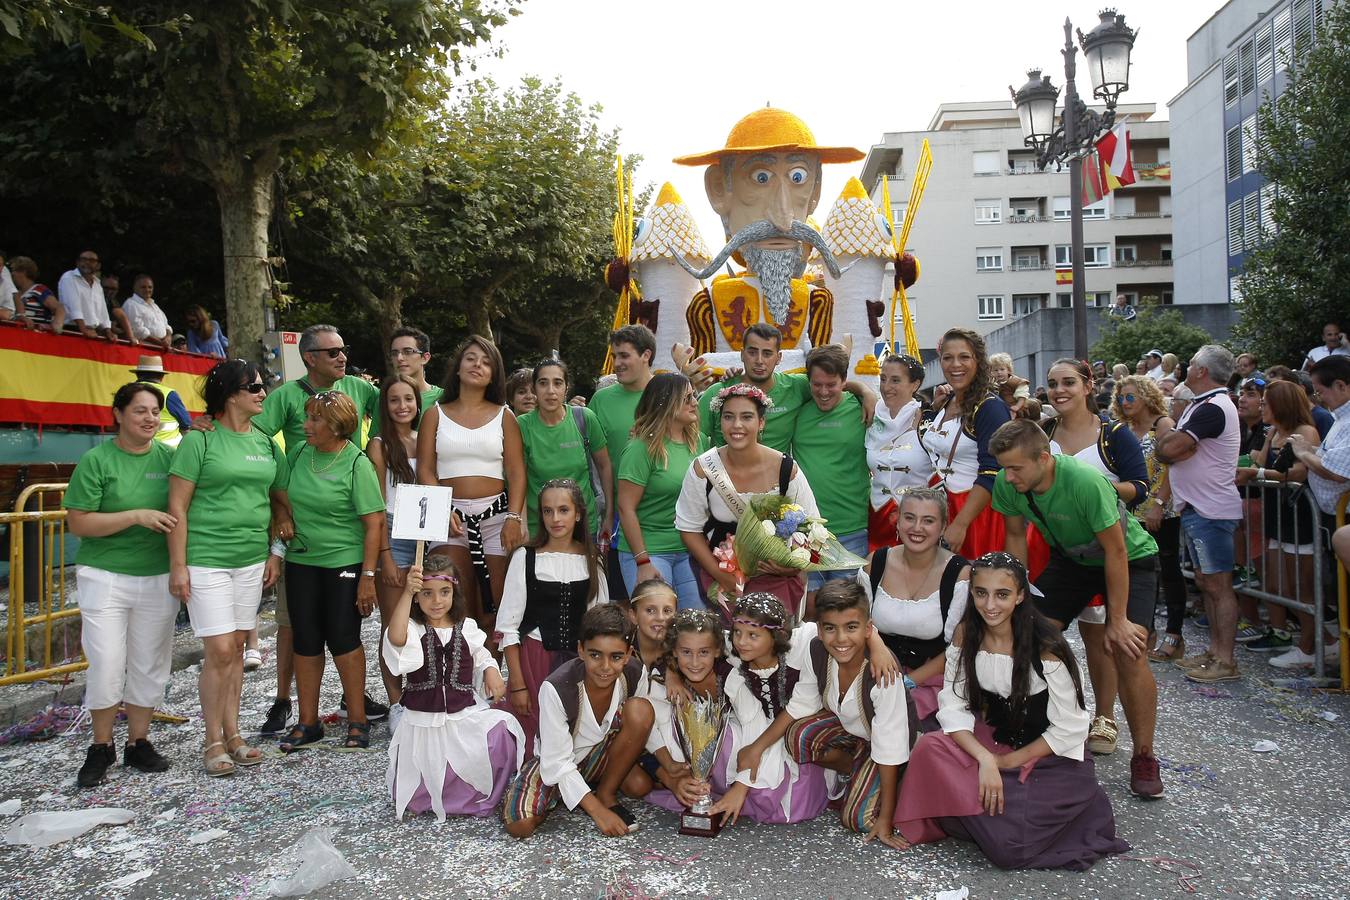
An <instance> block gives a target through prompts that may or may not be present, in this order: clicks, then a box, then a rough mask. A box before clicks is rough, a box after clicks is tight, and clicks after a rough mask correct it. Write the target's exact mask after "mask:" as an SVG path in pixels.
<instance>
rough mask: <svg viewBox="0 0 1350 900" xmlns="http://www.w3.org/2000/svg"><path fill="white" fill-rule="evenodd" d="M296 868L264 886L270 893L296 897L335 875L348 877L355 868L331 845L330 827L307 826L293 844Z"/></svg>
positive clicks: (277, 895)
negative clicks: (297, 864)
mask: <svg viewBox="0 0 1350 900" xmlns="http://www.w3.org/2000/svg"><path fill="white" fill-rule="evenodd" d="M296 846H297V849H298V850H299V852H300V868H298V869H296V870H295V874H294V875H292V876H291V877H290V878H274V879H272V882H271V884H269V885H268V886H267V893H268V894H269V895H270V896H273V897H300V896H303V895H304V894H308V893H310V892H311V891H317V890H318V889H319V888H322V887H325V886H326V885H329V884H332V883H333V882H334V881H337V880H338V879H339V878H351V877H353V876H354V875H356V870H355V869H353V868H352V867H351V865H350V864H349V863H348V862H347V860H346V859H345V858H344V857H343V855H342V854H341V853H340V852H339V851H338V849H337V848H336V847H334V846H333V830H332V829H331V828H311V829H310V830H309V831H306V832H305V834H304V836H303V837H301V838H300V843H299V844H297V845H296Z"/></svg>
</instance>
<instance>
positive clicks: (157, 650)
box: [75, 566, 178, 709]
mask: <svg viewBox="0 0 1350 900" xmlns="http://www.w3.org/2000/svg"><path fill="white" fill-rule="evenodd" d="M75 584H76V586H77V588H78V589H79V606H80V628H81V636H80V643H81V644H83V645H84V655H85V658H87V659H88V660H89V670H88V673H87V675H86V677H85V688H84V703H85V706H87V707H88V708H89V709H108V708H110V707H114V706H116V705H117V704H119V703H121V702H123V701H126V702H127V703H129V704H131V705H132V706H145V707H151V708H153V707H155V706H158V705H159V703H160V702H161V701H162V700H163V699H164V686H165V685H166V684H168V683H169V676H170V675H171V674H172V669H173V623H174V619H176V618H177V617H178V601H177V600H175V599H174V598H173V596H172V595H171V594H170V593H169V576H168V575H167V574H165V575H119V574H118V573H116V572H109V571H107V570H106V569H96V568H94V567H93V566H76V567H75Z"/></svg>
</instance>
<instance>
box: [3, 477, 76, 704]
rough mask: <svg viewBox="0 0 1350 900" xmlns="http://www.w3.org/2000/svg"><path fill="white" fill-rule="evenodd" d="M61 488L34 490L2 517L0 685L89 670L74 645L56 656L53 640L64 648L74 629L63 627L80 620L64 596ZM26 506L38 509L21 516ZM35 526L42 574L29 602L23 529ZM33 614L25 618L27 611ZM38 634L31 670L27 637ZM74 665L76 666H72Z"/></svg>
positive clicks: (37, 486)
mask: <svg viewBox="0 0 1350 900" xmlns="http://www.w3.org/2000/svg"><path fill="white" fill-rule="evenodd" d="M65 491H66V485H65V484H33V485H29V486H28V487H27V488H25V489H24V491H23V493H21V494H19V498H18V500H16V501H15V503H14V512H7V513H0V523H4V524H7V525H9V616H8V621H7V623H6V628H5V670H4V675H3V676H0V685H6V684H18V683H21V682H26V681H38V680H41V679H44V678H52V677H55V676H58V675H65V674H68V673H70V672H78V671H80V670H82V669H85V668H87V667H88V666H89V663H88V662H87V661H86V660H85V659H84V653H83V651H82V650H81V649H80V647H79V643H78V641H74V642H73V643H74V647H73V648H71V647H69V646H68V649H73V651H74V652H73V653H71V652H67V653H61V654H58V653H56V652H55V645H56V643H57V640H56V639H57V638H61V639H62V641H63V642H66V639H67V635H69V634H71V633H73V631H74V628H69V627H63V626H64V623H65V622H66V621H67V620H78V618H79V615H80V609H79V607H78V606H67V605H66V603H67V599H68V597H69V592H68V591H67V590H66V559H65V547H66V540H65V539H66V511H65V510H64V509H62V508H61V499H62V497H63V496H64V495H65ZM30 500H36V503H37V509H35V510H29V511H25V507H26V506H28V503H29V501H30ZM33 523H36V524H37V526H38V535H37V554H36V560H35V564H36V567H37V570H38V572H39V573H40V577H39V581H38V590H37V596H36V597H35V598H34V597H29V596H28V593H27V578H26V575H27V573H28V572H29V571H30V567H29V566H28V565H27V560H26V559H25V557H26V555H27V554H26V553H25V550H26V549H27V548H26V544H25V541H26V539H27V535H26V534H25V531H27V530H28V529H27V528H26V527H25V526H27V525H30V524H33ZM30 603H33V604H34V605H35V606H36V612H35V614H33V615H29V612H28V605H29V604H30ZM31 628H38V629H41V635H42V638H41V644H42V646H41V649H40V650H39V651H38V653H37V654H36V655H35V656H34V659H35V662H36V664H35V665H34V666H33V667H31V668H30V667H29V664H28V655H29V646H28V632H29V629H31ZM71 659H77V660H78V661H76V662H70V661H69V660H71Z"/></svg>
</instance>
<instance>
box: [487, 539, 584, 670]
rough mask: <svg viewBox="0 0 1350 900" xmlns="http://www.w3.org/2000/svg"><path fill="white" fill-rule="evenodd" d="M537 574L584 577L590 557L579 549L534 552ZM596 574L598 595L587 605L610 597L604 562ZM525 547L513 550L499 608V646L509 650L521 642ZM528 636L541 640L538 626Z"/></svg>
mask: <svg viewBox="0 0 1350 900" xmlns="http://www.w3.org/2000/svg"><path fill="white" fill-rule="evenodd" d="M534 577H535V578H537V579H538V580H540V581H582V580H584V579H585V578H586V557H584V556H582V555H580V554H578V553H545V552H543V551H542V550H540V551H536V553H535V555H534ZM595 577H596V579H597V580H598V581H599V582H600V586H599V589H598V590H596V592H595V599H594V600H593V601H591V603H590V604H589V605H588V606H587V607H586V608H587V609H590V607H592V606H595V604H597V603H607V602H608V601H609V581H608V580H607V579H606V578H605V567H604V564H603V563H599V564H597V565H596V569H595ZM528 599H529V598H528V597H526V596H525V548H524V547H521V548H520V549H518V550H516V552H515V553H513V554H511V565H510V566H509V567H507V570H506V585H505V586H504V587H503V589H502V603H501V606H499V607H498V608H497V633H498V634H499V635H501V638H500V640H499V641H498V646H499V647H500V648H501V649H503V650H505V649H506V648H507V647H514V646H515V645H516V644H519V643H520V623H521V620H522V619H524V618H525V604H526V602H528ZM525 636H526V637H532V638H534V639H535V640H540V638H541V636H540V634H539V629H538V628H536V629H534V630H533V631H531V632H530V633H529V634H527V635H525Z"/></svg>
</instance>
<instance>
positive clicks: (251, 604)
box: [187, 560, 267, 638]
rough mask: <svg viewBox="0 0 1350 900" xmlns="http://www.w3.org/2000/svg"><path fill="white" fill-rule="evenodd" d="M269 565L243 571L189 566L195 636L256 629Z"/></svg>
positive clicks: (188, 606) (191, 609)
mask: <svg viewBox="0 0 1350 900" xmlns="http://www.w3.org/2000/svg"><path fill="white" fill-rule="evenodd" d="M266 565H267V561H266V560H264V561H263V562H260V563H256V564H254V565H251V566H245V567H244V568H242V569H208V568H204V567H202V566H188V578H189V579H190V585H191V593H190V594H189V595H188V602H187V611H188V618H189V619H191V620H192V633H193V634H195V635H197V637H199V638H203V637H215V636H216V635H220V634H229V633H230V632H232V631H251V630H252V629H253V628H255V627H256V626H257V620H258V606H259V604H260V603H262V580H263V567H264V566H266Z"/></svg>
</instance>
